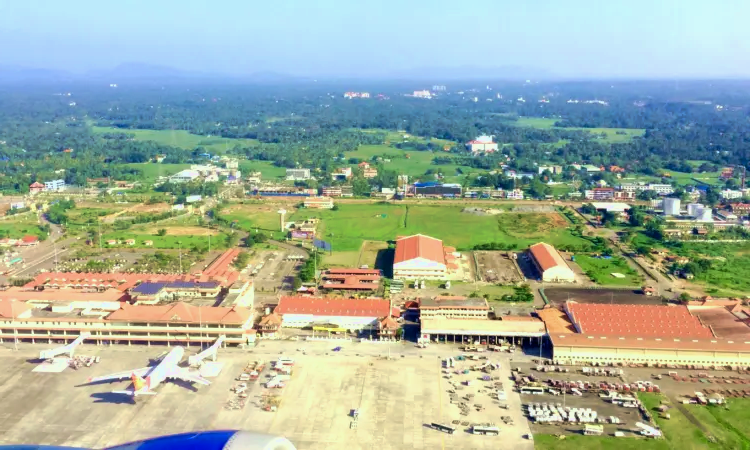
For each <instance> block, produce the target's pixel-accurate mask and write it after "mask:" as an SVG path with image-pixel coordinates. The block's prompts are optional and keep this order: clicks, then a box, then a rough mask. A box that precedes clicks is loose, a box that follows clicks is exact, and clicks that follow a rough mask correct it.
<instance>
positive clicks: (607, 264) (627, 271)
mask: <svg viewBox="0 0 750 450" xmlns="http://www.w3.org/2000/svg"><path fill="white" fill-rule="evenodd" d="M575 258H576V260H575V263H576V264H578V265H579V266H580V267H581V269H583V271H584V272H585V273H586V275H588V276H589V278H591V280H592V281H593V282H594V283H597V284H601V285H605V286H640V285H641V284H642V283H643V277H641V275H640V274H639V273H638V272H636V271H635V270H634V269H632V268H631V267H630V266H629V265H628V263H627V262H626V261H625V259H624V258H622V257H613V258H612V259H600V258H595V257H593V256H589V255H575ZM613 272H616V273H621V274H623V275H625V278H615V277H614V276H612V273H613Z"/></svg>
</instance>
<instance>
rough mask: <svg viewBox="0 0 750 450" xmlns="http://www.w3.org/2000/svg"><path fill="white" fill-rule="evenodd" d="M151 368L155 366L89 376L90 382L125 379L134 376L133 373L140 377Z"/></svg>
mask: <svg viewBox="0 0 750 450" xmlns="http://www.w3.org/2000/svg"><path fill="white" fill-rule="evenodd" d="M151 369H153V367H143V368H140V369H133V370H128V371H126V372H118V373H112V374H109V375H104V376H101V377H92V378H89V380H88V382H89V383H96V382H98V381H115V380H124V379H126V378H130V377H132V376H133V374H136V375H138V376H139V377H143V376H145V375H146V374H148V372H149V371H150V370H151Z"/></svg>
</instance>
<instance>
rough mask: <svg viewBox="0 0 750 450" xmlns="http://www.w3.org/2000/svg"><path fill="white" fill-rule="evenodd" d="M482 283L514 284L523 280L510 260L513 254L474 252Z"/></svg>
mask: <svg viewBox="0 0 750 450" xmlns="http://www.w3.org/2000/svg"><path fill="white" fill-rule="evenodd" d="M474 254H475V255H476V258H477V263H478V264H479V266H478V267H477V269H478V270H479V273H480V274H481V276H482V281H486V282H489V283H503V284H505V283H516V282H519V281H523V278H522V277H521V276H520V275H519V273H518V271H517V270H516V266H515V264H514V263H513V260H512V259H511V258H512V257H513V255H514V254H515V253H514V252H474Z"/></svg>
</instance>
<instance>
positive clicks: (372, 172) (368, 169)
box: [359, 161, 378, 178]
mask: <svg viewBox="0 0 750 450" xmlns="http://www.w3.org/2000/svg"><path fill="white" fill-rule="evenodd" d="M359 169H360V170H361V171H362V176H363V177H365V178H375V177H377V176H378V169H376V168H374V167H372V166H370V164H369V163H367V162H364V161H363V162H361V163H359Z"/></svg>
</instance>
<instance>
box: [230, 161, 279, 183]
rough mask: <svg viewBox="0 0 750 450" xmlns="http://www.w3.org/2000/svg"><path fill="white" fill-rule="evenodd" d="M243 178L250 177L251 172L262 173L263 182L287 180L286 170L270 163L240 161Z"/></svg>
mask: <svg viewBox="0 0 750 450" xmlns="http://www.w3.org/2000/svg"><path fill="white" fill-rule="evenodd" d="M240 171H241V172H242V176H243V177H246V176H248V175H250V172H260V173H261V174H262V178H263V180H277V179H284V178H286V169H285V168H284V167H276V166H274V165H273V163H272V162H270V161H240Z"/></svg>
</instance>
